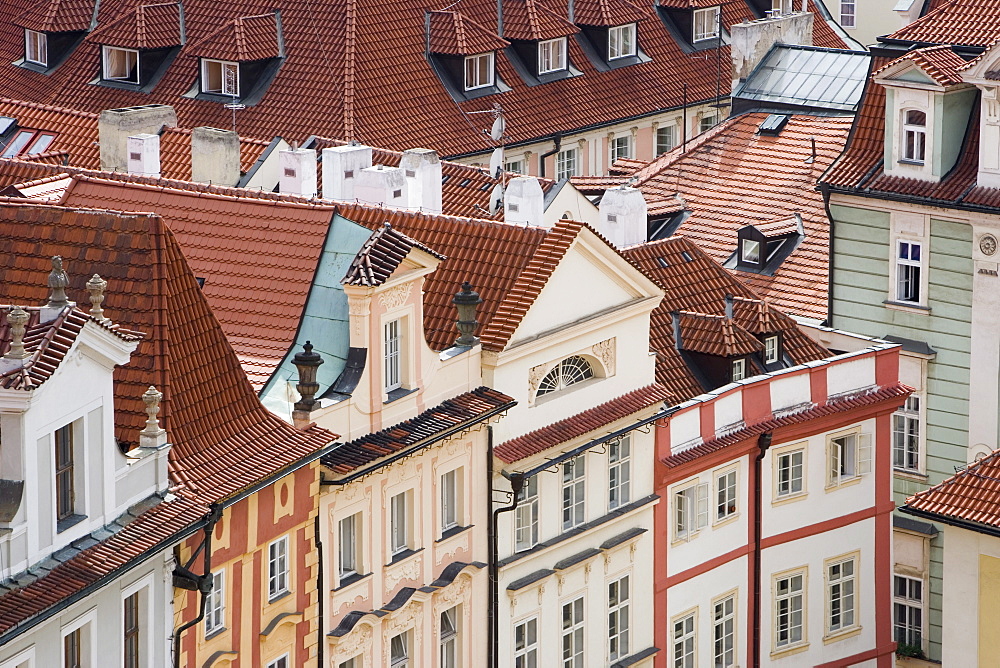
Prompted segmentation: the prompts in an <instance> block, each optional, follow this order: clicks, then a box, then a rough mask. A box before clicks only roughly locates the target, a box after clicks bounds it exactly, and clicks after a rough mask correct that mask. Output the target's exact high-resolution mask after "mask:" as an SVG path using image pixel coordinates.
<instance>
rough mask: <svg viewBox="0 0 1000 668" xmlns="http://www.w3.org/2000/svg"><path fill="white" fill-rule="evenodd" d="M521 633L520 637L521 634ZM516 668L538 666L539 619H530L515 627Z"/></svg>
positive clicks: (523, 620)
mask: <svg viewBox="0 0 1000 668" xmlns="http://www.w3.org/2000/svg"><path fill="white" fill-rule="evenodd" d="M522 629H523V631H522ZM519 633H520V637H519V635H518V634H519ZM513 645H514V668H535V667H537V666H538V618H537V617H528V618H526V619H522V620H521V621H519V622H518V623H517V624H515V625H514V643H513Z"/></svg>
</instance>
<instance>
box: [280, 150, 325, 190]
mask: <svg viewBox="0 0 1000 668" xmlns="http://www.w3.org/2000/svg"><path fill="white" fill-rule="evenodd" d="M278 169H280V170H281V173H280V174H279V181H278V184H279V190H280V191H281V193H282V194H287V195H302V196H303V197H315V196H316V149H312V148H291V149H288V150H287V151H281V152H280V153H278Z"/></svg>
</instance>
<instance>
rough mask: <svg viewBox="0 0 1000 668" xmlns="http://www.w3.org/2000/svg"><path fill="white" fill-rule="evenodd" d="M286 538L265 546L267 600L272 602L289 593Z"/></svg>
mask: <svg viewBox="0 0 1000 668" xmlns="http://www.w3.org/2000/svg"><path fill="white" fill-rule="evenodd" d="M290 579H291V569H290V568H289V555H288V536H282V537H281V538H279V539H278V540H275V541H272V542H271V543H270V544H269V545H268V546H267V598H268V600H269V601H273V600H274V599H276V598H278V597H279V596H281V595H282V594H285V593H287V592H288V591H289V588H288V583H289V580H290Z"/></svg>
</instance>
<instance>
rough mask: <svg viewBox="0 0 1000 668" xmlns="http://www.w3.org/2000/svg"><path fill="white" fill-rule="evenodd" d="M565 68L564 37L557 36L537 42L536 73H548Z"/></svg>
mask: <svg viewBox="0 0 1000 668" xmlns="http://www.w3.org/2000/svg"><path fill="white" fill-rule="evenodd" d="M565 69H566V38H565V37H557V38H556V39H547V40H544V41H542V42H539V43H538V73H539V74H549V73H551V72H561V71H563V70H565Z"/></svg>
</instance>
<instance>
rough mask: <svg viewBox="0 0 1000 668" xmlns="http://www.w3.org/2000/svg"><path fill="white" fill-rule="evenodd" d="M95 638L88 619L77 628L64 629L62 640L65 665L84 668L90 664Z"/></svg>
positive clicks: (72, 667)
mask: <svg viewBox="0 0 1000 668" xmlns="http://www.w3.org/2000/svg"><path fill="white" fill-rule="evenodd" d="M93 642H94V638H92V637H91V625H90V622H89V621H87V622H85V623H83V624H80V625H78V626H77V627H76V628H74V629H72V630H69V631H64V632H63V640H62V656H63V666H65V668H83V667H84V666H90V665H92V664H91V657H92V655H93V647H92V646H91V645H92V643H93Z"/></svg>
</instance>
